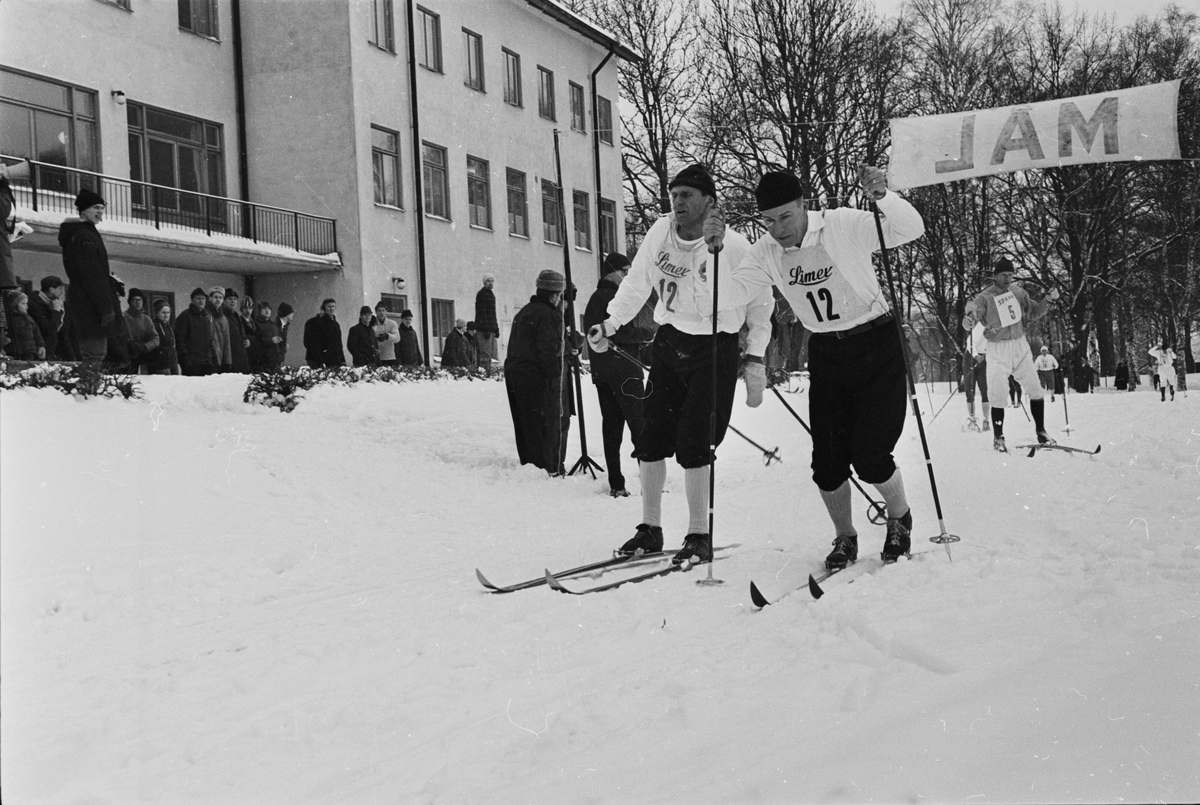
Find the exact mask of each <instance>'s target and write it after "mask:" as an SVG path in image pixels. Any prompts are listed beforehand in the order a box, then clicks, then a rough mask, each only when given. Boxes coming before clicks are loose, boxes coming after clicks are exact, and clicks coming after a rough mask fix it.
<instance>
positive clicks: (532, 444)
mask: <svg viewBox="0 0 1200 805" xmlns="http://www.w3.org/2000/svg"><path fill="white" fill-rule="evenodd" d="M566 287H567V281H566V278H565V277H564V276H563V275H562V274H560V273H558V272H557V271H551V270H549V269H547V270H545V271H543V272H542V273H540V274H539V275H538V278H537V283H536V293H535V294H534V295H533V296H532V297H530V299H529V303H528V304H527V305H525V306H524V307H523V308H521V309H520V311H518V312H517V315H516V316H514V317H513V323H512V332H511V334H510V336H509V340H508V354H507V355H506V357H505V359H504V385H505V388H506V389H507V391H508V407H509V409H510V411H511V413H512V418H513V431H514V433H515V436H516V441H517V456H518V458H519V459H520V461H521V463H522V464H533V465H534V466H535V467H541V468H542V469H543V470H545V471H546V472H548V473H549V474H550V475H563V474H565V467H564V466H563V460H564V458H565V456H564V450H563V448H564V447H565V444H564V439H563V420H566V421H567V423H569V422H570V418H569V413H568V412H567V411H566V409H565V406H564V405H563V399H562V397H563V385H564V384H563V379H564V372H565V368H564V367H565V364H564V362H563V338H564V330H563V313H562V298H563V292H564V291H565V290H566Z"/></svg>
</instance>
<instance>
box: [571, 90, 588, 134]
mask: <svg viewBox="0 0 1200 805" xmlns="http://www.w3.org/2000/svg"><path fill="white" fill-rule="evenodd" d="M570 89H571V128H573V129H575V131H587V117H586V116H585V115H584V112H583V87H581V86H579V85H578V84H576V83H575V82H574V81H572V82H571V83H570Z"/></svg>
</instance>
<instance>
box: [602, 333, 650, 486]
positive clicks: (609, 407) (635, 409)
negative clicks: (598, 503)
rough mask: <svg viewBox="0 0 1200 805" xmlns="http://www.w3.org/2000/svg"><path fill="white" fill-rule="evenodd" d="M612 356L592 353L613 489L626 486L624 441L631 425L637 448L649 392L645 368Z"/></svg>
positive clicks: (609, 480)
mask: <svg viewBox="0 0 1200 805" xmlns="http://www.w3.org/2000/svg"><path fill="white" fill-rule="evenodd" d="M609 355H610V353H597V354H595V355H593V356H592V379H593V380H594V381H595V382H596V396H597V397H598V398H599V399H600V423H601V424H600V432H601V435H602V436H603V438H604V461H605V464H606V465H607V467H608V485H609V487H610V488H611V489H624V488H625V475H624V474H623V473H622V472H621V440H622V437H623V435H624V432H625V426H626V425H628V426H629V439H630V441H631V442H632V443H633V447H634V452H636V451H637V445H638V443H639V442H640V441H641V434H642V398H643V397H645V396H646V392H645V386H644V385H643V383H642V370H641V369H639V368H638V367H637V366H635V365H634V364H633V363H631V362H630V361H628V360H626V359H625V358H622V357H620V356H616V355H614V356H612V357H613V358H616V360H617V361H620V363H610V361H611V359H609V358H608V356H609ZM598 359H599V360H598ZM622 364H624V366H622Z"/></svg>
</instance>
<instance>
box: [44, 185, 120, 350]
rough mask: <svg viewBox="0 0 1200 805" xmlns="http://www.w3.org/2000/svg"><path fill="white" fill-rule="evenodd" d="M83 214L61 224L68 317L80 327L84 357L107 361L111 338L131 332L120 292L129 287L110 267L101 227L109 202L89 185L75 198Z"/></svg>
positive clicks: (60, 234)
mask: <svg viewBox="0 0 1200 805" xmlns="http://www.w3.org/2000/svg"><path fill="white" fill-rule="evenodd" d="M75 209H77V210H78V211H79V217H78V218H74V219H71V220H67V221H63V222H62V225H61V226H59V228H58V244H59V245H60V246H61V247H62V250H63V252H62V258H63V268H64V269H65V270H66V272H67V282H68V284H69V285H70V288H69V289H68V290H67V312H66V313H67V315H66V319H67V322H68V323H69V324H70V325H71V326H73V327H74V328H75V337H76V338H77V339H78V340H79V354H80V358H81V359H82V360H84V361H102V360H104V357H105V355H107V354H108V340H109V339H110V338H112V339H118V340H119V339H122V338H123V337H124V335H125V317H124V316H123V315H122V313H121V300H120V296H121V295H123V294H124V293H125V288H124V286H123V285H121V282H120V280H118V279H116V278H115V277H113V275H112V271H110V270H109V267H108V250H107V249H105V248H104V239H103V238H101V237H100V232H99V231H97V229H96V227H97V226H98V225H99V224H100V223H101V222H103V221H104V210H105V202H104V199H103V198H101V196H100V194H99V193H96V192H94V191H92V190H88V189H87V188H84V189H83V190H80V191H79V194H78V195H77V196H76V197H75Z"/></svg>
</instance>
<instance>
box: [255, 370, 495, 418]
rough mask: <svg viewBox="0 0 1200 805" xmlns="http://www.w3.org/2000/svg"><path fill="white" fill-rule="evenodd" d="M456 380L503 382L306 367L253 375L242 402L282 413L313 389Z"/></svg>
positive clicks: (479, 376)
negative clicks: (359, 384)
mask: <svg viewBox="0 0 1200 805" xmlns="http://www.w3.org/2000/svg"><path fill="white" fill-rule="evenodd" d="M446 377H450V378H454V379H455V380H502V379H503V378H504V375H503V373H502V372H493V373H492V374H491V375H485V374H484V373H483V372H481V371H479V370H478V369H474V370H472V369H463V368H460V367H453V368H450V369H433V368H426V367H424V366H405V367H401V368H399V369H393V368H392V367H390V366H380V367H376V368H371V367H357V368H350V367H340V368H337V369H310V368H308V367H306V366H301V367H299V368H296V367H292V366H285V367H283V368H282V369H280V370H279V371H278V372H275V373H273V374H259V375H254V377H253V378H251V380H250V385H248V386H247V387H246V393H245V394H243V395H242V400H243V401H245V402H248V403H258V404H259V405H266V406H269V407H271V408H278V409H279V410H281V411H292V410H294V409H295V407H296V406H297V405H299V404H300V400H302V399H303V398H304V393H303V392H305V391H308V390H309V389H311V388H315V387H316V386H353V385H354V384H355V383H409V382H413V381H418V380H438V379H441V378H446Z"/></svg>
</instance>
